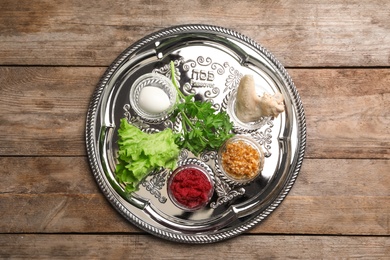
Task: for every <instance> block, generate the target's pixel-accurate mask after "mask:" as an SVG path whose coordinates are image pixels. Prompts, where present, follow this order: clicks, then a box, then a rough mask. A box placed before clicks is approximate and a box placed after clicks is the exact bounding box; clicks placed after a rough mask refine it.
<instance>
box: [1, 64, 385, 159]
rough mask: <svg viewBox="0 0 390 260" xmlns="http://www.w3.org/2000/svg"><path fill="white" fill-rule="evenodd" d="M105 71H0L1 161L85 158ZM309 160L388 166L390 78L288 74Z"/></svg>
mask: <svg viewBox="0 0 390 260" xmlns="http://www.w3.org/2000/svg"><path fill="white" fill-rule="evenodd" d="M104 70H105V69H104V68H86V67H78V68H67V67H0V91H1V92H0V110H1V111H2V112H1V113H0V122H1V124H0V139H1V140H2V142H0V155H7V156H15V155H16V156H19V155H33V156H53V155H56V156H74V155H85V154H86V150H85V137H84V135H85V134H84V133H85V117H86V114H87V109H88V106H89V102H90V99H91V97H92V94H93V92H94V90H95V88H96V85H97V83H98V81H99V79H100V77H101V76H102V74H103V73H104ZM289 72H290V74H291V76H292V77H293V79H294V81H295V84H296V86H297V89H298V91H299V93H300V95H301V98H302V102H303V105H304V108H305V113H306V121H307V143H308V144H307V152H306V154H305V156H306V157H308V158H377V159H381V158H382V159H383V158H390V128H389V125H390V114H389V113H388V111H389V108H390V88H389V86H390V70H388V69H289Z"/></svg>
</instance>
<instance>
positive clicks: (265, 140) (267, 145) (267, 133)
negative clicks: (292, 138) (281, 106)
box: [251, 117, 274, 157]
mask: <svg viewBox="0 0 390 260" xmlns="http://www.w3.org/2000/svg"><path fill="white" fill-rule="evenodd" d="M266 124H267V125H268V126H269V127H267V128H266V129H265V130H264V131H260V130H257V131H256V132H252V133H251V136H252V137H253V139H255V140H256V142H258V143H259V144H260V145H261V146H263V147H264V150H265V151H264V156H265V157H270V156H271V154H272V153H271V152H270V149H271V143H272V135H271V133H272V127H273V126H274V123H273V121H272V118H270V117H267V123H266Z"/></svg>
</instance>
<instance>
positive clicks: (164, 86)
mask: <svg viewBox="0 0 390 260" xmlns="http://www.w3.org/2000/svg"><path fill="white" fill-rule="evenodd" d="M146 87H156V88H159V89H161V90H162V91H164V93H165V94H166V95H167V96H168V99H169V106H168V108H167V109H165V110H164V111H162V112H158V113H157V112H150V111H147V110H145V108H143V106H142V105H141V104H140V95H141V92H142V90H143V89H144V88H146ZM176 98H177V91H176V88H175V86H174V85H173V83H172V82H171V80H170V79H168V78H167V77H165V76H163V75H160V74H157V73H148V74H145V75H142V76H141V77H139V78H138V79H137V80H136V81H135V82H134V83H133V85H132V86H131V89H130V105H131V107H132V109H133V110H134V112H135V113H137V115H139V116H140V117H141V118H142V119H144V120H145V121H148V122H162V121H163V120H165V119H167V118H168V117H169V115H170V114H171V113H172V112H173V110H174V108H175V104H176Z"/></svg>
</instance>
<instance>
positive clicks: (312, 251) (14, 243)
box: [0, 234, 390, 259]
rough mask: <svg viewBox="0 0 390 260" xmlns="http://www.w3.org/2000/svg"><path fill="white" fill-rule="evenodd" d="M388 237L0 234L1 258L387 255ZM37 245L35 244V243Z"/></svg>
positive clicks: (275, 257) (369, 256)
mask: <svg viewBox="0 0 390 260" xmlns="http://www.w3.org/2000/svg"><path fill="white" fill-rule="evenodd" d="M389 241H390V240H389V239H388V237H371V238H369V237H354V236H347V237H334V236H314V237H313V236H283V235H276V236H266V235H259V236H245V235H243V236H240V237H237V238H234V239H232V240H229V241H224V242H223V243H217V244H207V245H192V246H190V245H186V244H177V243H172V242H169V241H164V240H161V239H157V238H155V237H152V236H148V235H77V234H75V235H28V234H27V235H24V234H15V235H4V234H2V235H0V257H3V258H18V259H19V258H31V257H33V258H39V259H53V258H56V259H80V258H83V259H86V258H87V259H107V258H110V259H127V258H130V259H355V258H357V259H388V256H389V254H390V242H389ZM37 245H39V248H37V247H36V246H37Z"/></svg>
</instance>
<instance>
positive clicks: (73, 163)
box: [0, 157, 390, 235]
mask: <svg viewBox="0 0 390 260" xmlns="http://www.w3.org/2000/svg"><path fill="white" fill-rule="evenodd" d="M0 165H4V167H3V168H1V169H0V176H3V180H2V182H1V183H0V205H1V208H2V209H3V210H2V211H1V212H0V219H2V221H1V222H0V233H59V232H63V233H73V232H76V233H95V232H97V233H106V232H107V233H108V232H139V230H138V228H136V227H135V226H133V225H132V224H130V223H129V222H127V220H126V219H125V218H123V217H122V216H121V215H119V213H117V212H116V210H115V209H114V208H113V207H112V206H111V205H110V204H109V202H108V201H107V200H106V198H105V197H104V195H103V194H102V193H101V192H100V190H99V189H98V187H97V184H96V182H95V180H94V178H93V176H92V174H91V173H90V172H89V171H88V162H87V160H86V158H84V157H75V158H73V157H69V158H68V157H65V158H64V157H36V158H31V157H9V158H1V157H0ZM319 169H321V170H319ZM388 169H390V162H389V161H388V160H359V159H356V160H345V159H332V160H325V159H307V160H305V161H304V164H303V167H302V170H301V172H300V175H299V177H298V179H297V181H296V183H295V185H294V187H293V189H292V190H291V192H290V193H289V195H288V196H287V198H286V199H285V200H284V201H283V203H282V204H281V205H280V206H279V207H278V208H277V210H276V211H275V212H273V213H272V214H271V215H270V216H269V217H268V218H267V219H266V220H265V221H264V222H262V223H261V224H260V225H258V226H256V227H255V228H254V229H252V230H250V231H249V233H253V234H264V233H266V234H281V233H283V234H312V235H320V234H328V235H331V234H332V235H337V234H344V235H359V234H360V235H390V225H389V224H390V223H389V219H390V211H389V209H390V190H389V189H388V187H389V183H390V174H389V171H388Z"/></svg>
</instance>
